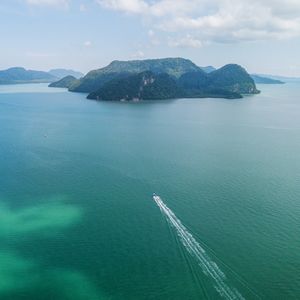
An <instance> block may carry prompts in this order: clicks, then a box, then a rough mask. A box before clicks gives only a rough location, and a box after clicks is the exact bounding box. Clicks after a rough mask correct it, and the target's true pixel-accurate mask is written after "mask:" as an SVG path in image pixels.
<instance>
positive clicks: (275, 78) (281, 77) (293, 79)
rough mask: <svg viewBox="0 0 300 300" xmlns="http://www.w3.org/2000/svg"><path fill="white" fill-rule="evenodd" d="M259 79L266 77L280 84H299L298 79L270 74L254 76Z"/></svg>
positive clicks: (299, 80) (299, 78)
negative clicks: (259, 77)
mask: <svg viewBox="0 0 300 300" xmlns="http://www.w3.org/2000/svg"><path fill="white" fill-rule="evenodd" d="M254 75H258V76H261V77H267V78H270V79H274V80H279V81H282V82H300V77H287V76H280V75H270V74H254Z"/></svg>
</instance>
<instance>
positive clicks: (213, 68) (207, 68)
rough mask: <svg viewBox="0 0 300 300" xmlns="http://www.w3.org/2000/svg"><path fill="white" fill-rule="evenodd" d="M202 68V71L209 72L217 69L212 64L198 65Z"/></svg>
mask: <svg viewBox="0 0 300 300" xmlns="http://www.w3.org/2000/svg"><path fill="white" fill-rule="evenodd" d="M200 68H201V69H202V71H204V72H205V73H211V72H213V71H216V70H217V69H216V68H215V67H213V66H207V67H200Z"/></svg>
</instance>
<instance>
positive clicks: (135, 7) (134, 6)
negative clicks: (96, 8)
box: [97, 0, 149, 13]
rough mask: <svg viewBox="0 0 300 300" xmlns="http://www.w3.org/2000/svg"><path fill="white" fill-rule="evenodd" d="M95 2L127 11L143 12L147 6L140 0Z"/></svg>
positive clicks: (101, 0) (102, 0)
mask: <svg viewBox="0 0 300 300" xmlns="http://www.w3.org/2000/svg"><path fill="white" fill-rule="evenodd" d="M97 2H98V3H99V4H100V5H102V6H104V7H106V8H109V9H113V10H120V11H123V12H127V13H143V11H144V10H147V9H148V7H149V6H148V4H147V3H146V2H144V1H141V0H97Z"/></svg>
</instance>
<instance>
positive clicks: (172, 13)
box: [0, 0, 300, 76]
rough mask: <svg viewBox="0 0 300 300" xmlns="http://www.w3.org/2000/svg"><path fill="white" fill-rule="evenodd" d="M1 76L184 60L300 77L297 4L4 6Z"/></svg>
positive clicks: (84, 0)
mask: <svg viewBox="0 0 300 300" xmlns="http://www.w3.org/2000/svg"><path fill="white" fill-rule="evenodd" d="M0 45H1V47H0V69H6V68H9V67H13V66H23V67H25V68H28V69H35V70H45V71H46V70H49V69H52V68H71V69H74V70H78V71H82V72H83V73H86V72H88V71H90V70H92V69H97V68H100V67H103V66H105V65H107V64H108V63H110V62H111V61H112V60H131V59H146V58H162V57H184V58H188V59H191V60H192V61H193V62H195V63H196V64H198V65H200V66H207V65H212V66H215V67H217V68H218V67H221V66H223V65H225V64H228V63H237V64H240V65H242V66H244V67H245V68H246V69H247V70H248V71H249V72H251V73H262V74H274V75H285V76H300V59H299V57H300V55H299V53H300V0H1V1H0Z"/></svg>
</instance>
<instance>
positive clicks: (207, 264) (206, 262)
mask: <svg viewBox="0 0 300 300" xmlns="http://www.w3.org/2000/svg"><path fill="white" fill-rule="evenodd" d="M153 200H154V201H155V202H156V204H157V206H158V207H159V209H160V211H161V212H162V214H163V215H164V216H165V217H166V219H167V221H168V222H169V223H170V224H171V226H172V227H173V228H175V229H176V232H177V235H178V236H179V238H180V240H181V242H182V244H183V246H184V248H185V249H186V250H187V251H188V252H189V253H190V255H192V256H193V257H194V258H195V259H196V260H197V262H198V264H199V266H200V267H201V269H202V271H203V272H204V274H205V275H206V276H208V277H210V278H212V279H213V281H214V287H215V289H216V290H217V292H218V293H219V294H220V295H221V296H222V297H223V298H225V299H228V300H235V299H238V300H244V297H243V296H242V295H241V294H240V293H239V292H238V291H237V290H236V289H235V288H232V287H230V286H229V285H228V283H227V278H226V276H225V274H224V273H223V272H222V271H221V270H220V268H219V267H218V265H217V264H216V263H215V262H214V261H213V260H212V259H211V258H210V257H209V255H208V254H207V253H206V251H205V250H204V249H203V248H202V247H201V245H200V244H199V243H198V242H197V241H196V240H195V238H194V237H193V235H192V234H191V233H190V232H189V231H188V230H187V228H186V227H185V226H184V225H183V224H182V223H181V221H180V220H179V219H178V218H177V217H176V215H175V214H174V213H173V211H172V210H171V209H170V208H168V207H167V205H166V204H165V203H164V202H163V201H162V200H161V198H160V197H159V196H157V195H154V196H153Z"/></svg>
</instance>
